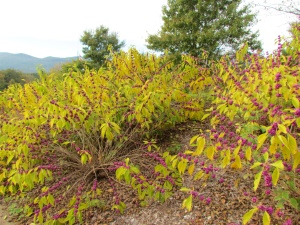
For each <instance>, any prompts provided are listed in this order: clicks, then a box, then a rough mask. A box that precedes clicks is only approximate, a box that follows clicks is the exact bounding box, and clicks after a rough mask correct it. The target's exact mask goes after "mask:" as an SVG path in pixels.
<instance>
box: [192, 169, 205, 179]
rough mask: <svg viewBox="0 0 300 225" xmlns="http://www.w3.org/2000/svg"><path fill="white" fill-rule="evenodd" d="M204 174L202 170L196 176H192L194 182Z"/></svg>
mask: <svg viewBox="0 0 300 225" xmlns="http://www.w3.org/2000/svg"><path fill="white" fill-rule="evenodd" d="M203 175H204V173H203V171H202V170H200V171H199V172H198V173H196V175H195V176H194V180H199V179H201V178H202V177H203Z"/></svg>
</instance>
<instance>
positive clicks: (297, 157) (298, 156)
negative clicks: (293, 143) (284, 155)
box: [293, 152, 300, 170]
mask: <svg viewBox="0 0 300 225" xmlns="http://www.w3.org/2000/svg"><path fill="white" fill-rule="evenodd" d="M299 163H300V152H297V153H296V154H295V155H294V163H293V170H295V169H297V167H298V165H299Z"/></svg>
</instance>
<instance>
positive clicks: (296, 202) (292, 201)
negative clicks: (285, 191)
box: [290, 198, 299, 210]
mask: <svg viewBox="0 0 300 225" xmlns="http://www.w3.org/2000/svg"><path fill="white" fill-rule="evenodd" d="M290 203H291V206H292V207H293V208H295V209H297V210H298V209H299V203H298V201H297V200H296V199H294V198H290Z"/></svg>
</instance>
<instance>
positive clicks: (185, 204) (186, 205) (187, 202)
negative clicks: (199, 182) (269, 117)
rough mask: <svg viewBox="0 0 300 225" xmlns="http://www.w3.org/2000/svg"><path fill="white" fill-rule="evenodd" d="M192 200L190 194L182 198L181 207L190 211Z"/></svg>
mask: <svg viewBox="0 0 300 225" xmlns="http://www.w3.org/2000/svg"><path fill="white" fill-rule="evenodd" d="M192 201H193V196H192V195H190V196H189V197H187V198H186V199H184V200H183V202H182V208H183V209H184V208H186V209H187V210H188V211H191V209H192Z"/></svg>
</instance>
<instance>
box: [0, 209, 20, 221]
mask: <svg viewBox="0 0 300 225" xmlns="http://www.w3.org/2000/svg"><path fill="white" fill-rule="evenodd" d="M8 215H9V214H8V212H7V211H6V209H5V208H4V207H3V206H2V205H0V224H1V225H18V223H14V222H10V221H9V216H8Z"/></svg>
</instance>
